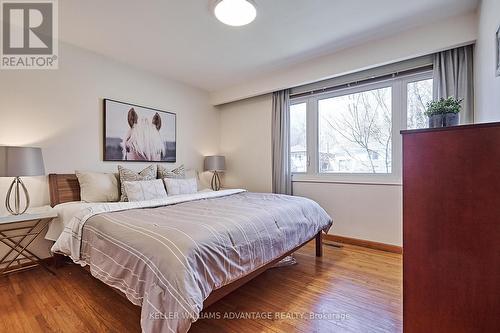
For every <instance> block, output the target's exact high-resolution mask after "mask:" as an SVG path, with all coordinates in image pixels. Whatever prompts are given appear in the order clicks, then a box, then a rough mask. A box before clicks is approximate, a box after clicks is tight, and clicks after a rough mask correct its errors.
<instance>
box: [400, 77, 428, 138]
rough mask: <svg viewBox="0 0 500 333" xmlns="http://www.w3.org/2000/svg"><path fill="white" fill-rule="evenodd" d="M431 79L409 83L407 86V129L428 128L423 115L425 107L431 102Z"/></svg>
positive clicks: (425, 117)
mask: <svg viewBox="0 0 500 333" xmlns="http://www.w3.org/2000/svg"><path fill="white" fill-rule="evenodd" d="M432 84H433V82H432V79H427V80H420V81H415V82H410V83H408V84H407V94H408V105H407V110H408V120H407V123H406V126H407V128H408V129H417V128H426V127H428V122H427V116H426V115H425V114H424V111H425V108H426V105H427V103H428V102H430V101H431V100H432Z"/></svg>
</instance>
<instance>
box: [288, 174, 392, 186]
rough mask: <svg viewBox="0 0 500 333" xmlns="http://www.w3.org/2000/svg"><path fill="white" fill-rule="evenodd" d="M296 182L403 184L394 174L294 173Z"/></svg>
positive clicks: (293, 178)
mask: <svg viewBox="0 0 500 333" xmlns="http://www.w3.org/2000/svg"><path fill="white" fill-rule="evenodd" d="M292 182H294V183H331V184H352V185H384V186H402V182H401V179H400V178H398V177H397V176H394V175H387V176H383V175H371V174H359V175H331V174H316V175H310V174H305V173H302V174H300V173H296V174H293V175H292Z"/></svg>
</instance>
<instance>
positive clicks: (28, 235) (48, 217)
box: [0, 207, 57, 276]
mask: <svg viewBox="0 0 500 333" xmlns="http://www.w3.org/2000/svg"><path fill="white" fill-rule="evenodd" d="M55 217H57V212H56V211H55V210H54V209H52V208H50V207H40V208H34V209H32V210H30V211H28V213H26V214H21V215H8V216H0V242H1V243H3V244H5V245H7V247H9V249H10V250H9V251H7V253H6V254H5V255H3V256H2V257H1V258H0V276H1V275H5V274H9V273H13V272H18V271H22V270H25V269H29V268H32V267H35V266H42V267H43V268H45V269H46V270H47V271H49V272H50V273H52V274H54V275H55V273H54V272H53V271H52V270H51V269H50V268H49V267H48V265H47V264H46V263H45V262H44V261H43V260H42V259H41V258H40V257H38V256H37V255H36V254H34V253H33V252H32V251H30V250H29V246H30V245H31V244H32V243H33V241H34V240H35V239H36V238H37V237H38V236H39V235H40V234H41V233H42V232H43V231H45V230H47V228H48V226H49V222H50V221H52V219H53V218H55ZM11 254H13V256H11ZM9 256H10V257H9ZM21 260H28V263H24V264H21V262H20V261H21ZM16 261H17V265H16V266H15V267H12V264H13V263H14V262H16Z"/></svg>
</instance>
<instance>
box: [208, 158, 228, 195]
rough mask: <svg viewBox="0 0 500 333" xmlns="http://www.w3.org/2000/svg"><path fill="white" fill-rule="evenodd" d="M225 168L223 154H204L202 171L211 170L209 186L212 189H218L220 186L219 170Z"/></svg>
mask: <svg viewBox="0 0 500 333" xmlns="http://www.w3.org/2000/svg"><path fill="white" fill-rule="evenodd" d="M224 170H226V158H225V157H224V156H205V167H204V171H211V172H213V173H214V174H213V176H212V181H211V182H210V186H211V187H212V190H214V191H218V190H220V187H221V182H220V177H219V172H223V171H224Z"/></svg>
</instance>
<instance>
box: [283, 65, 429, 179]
mask: <svg viewBox="0 0 500 333" xmlns="http://www.w3.org/2000/svg"><path fill="white" fill-rule="evenodd" d="M432 95H433V80H432V71H429V70H427V71H423V72H416V73H415V72H413V73H412V74H408V75H402V76H395V77H392V78H391V77H389V78H387V77H385V78H384V79H383V80H380V81H377V80H371V81H370V83H366V84H359V85H356V86H353V87H351V86H348V85H346V86H344V87H342V88H339V89H337V90H333V91H331V92H318V93H316V94H311V95H305V96H302V97H299V98H295V99H293V98H292V105H291V106H290V139H291V140H290V141H291V142H290V144H291V148H290V154H291V155H290V158H291V168H292V172H293V173H295V174H296V175H295V176H294V180H298V181H300V180H302V179H304V180H308V179H309V178H311V177H312V178H317V177H320V178H321V179H330V180H332V181H348V182H357V181H360V182H365V181H373V182H376V183H378V182H385V181H388V182H391V183H393V182H394V183H399V182H400V177H401V163H402V162H401V159H402V157H401V156H402V153H401V149H402V148H401V147H402V144H401V135H400V133H399V132H400V130H402V129H406V128H408V129H417V128H425V127H427V117H426V116H425V114H424V111H425V109H426V104H427V103H428V102H429V101H431V100H432ZM325 177H326V178H325Z"/></svg>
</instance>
